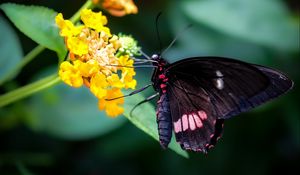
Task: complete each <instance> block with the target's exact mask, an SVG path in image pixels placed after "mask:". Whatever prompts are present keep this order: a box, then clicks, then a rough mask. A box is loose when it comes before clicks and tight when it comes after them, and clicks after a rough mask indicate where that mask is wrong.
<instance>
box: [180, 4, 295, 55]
mask: <svg viewBox="0 0 300 175" xmlns="http://www.w3.org/2000/svg"><path fill="white" fill-rule="evenodd" d="M182 3H183V6H182V8H183V11H184V13H186V14H187V15H188V17H190V18H191V19H192V20H194V21H195V22H197V23H202V24H205V25H207V26H209V27H212V28H214V29H216V30H218V31H220V32H223V33H226V34H228V35H231V36H234V37H238V38H241V39H244V40H247V41H251V42H255V43H257V44H262V45H265V46H268V47H272V48H274V49H280V50H283V51H297V50H298V49H299V48H298V44H297V43H298V39H299V36H298V30H299V29H298V25H299V23H298V22H296V21H293V20H292V16H291V15H290V14H289V13H288V9H286V8H285V6H284V5H283V3H282V2H281V1H278V0H264V1H261V0H251V1H248V0H202V1H183V2H182Z"/></svg>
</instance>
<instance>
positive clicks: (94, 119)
mask: <svg viewBox="0 0 300 175" xmlns="http://www.w3.org/2000/svg"><path fill="white" fill-rule="evenodd" d="M1 2H16V3H19V4H25V5H32V4H34V5H41V6H46V7H49V8H52V9H54V10H55V11H57V12H62V13H63V14H64V16H65V17H66V18H68V17H71V16H72V15H73V13H74V12H76V11H77V10H78V8H79V7H80V6H81V5H82V4H83V3H84V1H83V0H73V1H42V0H38V1H37V0H34V1H33V0H32V1H30V0H15V1H6V0H4V1H1ZM70 2H71V3H70ZM135 2H136V4H137V6H138V8H139V13H138V14H137V15H129V16H125V17H122V18H118V17H113V16H110V15H109V14H107V13H106V15H107V17H108V20H109V24H108V25H109V27H110V28H111V30H112V32H113V33H118V32H123V33H126V34H132V35H133V37H135V38H136V39H137V40H138V41H139V44H140V45H141V46H142V48H143V51H144V52H146V53H148V54H149V55H151V54H152V53H155V52H158V51H159V45H158V40H157V38H156V33H155V17H156V15H157V14H158V13H159V12H160V11H162V12H163V14H162V16H161V18H160V21H159V30H160V34H161V39H162V41H163V46H165V47H166V46H167V45H168V44H169V43H170V42H171V40H172V39H173V38H174V36H175V35H176V34H178V32H180V31H181V30H182V29H183V28H184V27H185V26H187V25H188V24H193V27H192V28H191V29H189V30H186V31H184V32H183V33H182V34H181V37H180V38H179V39H178V40H177V41H176V43H175V45H174V46H173V47H172V48H171V49H170V50H169V51H168V52H167V53H166V55H165V58H166V59H167V60H169V61H170V62H173V61H176V60H179V59H182V58H185V57H190V56H223V57H232V58H236V59H240V60H243V61H247V62H251V63H256V64H262V65H265V66H270V67H273V68H277V69H279V70H281V71H283V72H285V73H286V74H287V75H289V76H290V78H291V79H292V80H294V82H295V87H294V89H293V90H292V91H290V92H289V93H288V94H286V95H284V96H282V97H280V98H279V99H276V100H274V101H273V102H271V103H267V104H266V105H263V106H261V107H259V108H257V109H255V110H253V111H251V112H248V113H244V114H241V115H239V116H237V117H234V118H232V119H230V120H227V121H226V124H225V129H224V134H223V137H222V139H221V140H220V141H219V142H218V144H217V146H216V147H215V148H214V149H212V150H211V151H210V152H209V154H208V155H203V154H197V153H190V154H189V155H190V158H189V159H186V158H184V157H181V156H180V155H178V154H176V153H175V152H173V151H171V150H162V149H161V148H160V145H159V143H158V142H157V141H155V140H154V139H152V138H151V137H149V136H148V135H147V134H145V133H143V132H142V131H140V130H139V129H138V128H136V127H135V126H134V125H133V124H132V123H130V122H128V120H127V119H125V118H124V117H122V116H120V117H118V118H115V119H112V118H108V117H106V116H105V114H104V113H102V112H100V111H98V109H97V100H96V99H95V97H93V96H92V95H91V94H90V93H89V92H88V90H87V89H86V88H81V89H72V88H70V87H67V86H66V85H64V84H59V85H58V86H56V87H54V88H50V89H48V90H45V91H42V92H39V93H37V94H35V95H34V96H32V97H30V98H27V99H24V100H21V101H18V102H16V103H14V104H11V105H9V106H6V107H4V108H1V109H0V174H1V175H2V174H173V175H176V174H189V175H194V174H204V175H205V174H210V175H212V174H231V175H233V174H249V175H250V174H278V173H283V174H297V171H298V173H299V162H300V159H299V156H300V126H299V125H300V118H299V117H300V109H299V104H300V103H299V99H300V98H299V97H300V89H299V88H298V86H297V85H298V83H300V69H299V68H300V61H299V59H300V51H299V50H300V46H299V19H300V18H299V1H297V0H197V1H196V0H185V1H179V0H178V1H175V0H160V1H159V0H153V1H147V0H144V1H142V0H139V1H135ZM0 15H1V16H0V30H1V37H2V38H1V40H0V53H1V54H0V78H1V76H3V75H4V74H5V72H7V70H9V69H11V68H12V67H13V66H14V65H15V64H16V62H18V61H19V60H20V59H21V58H22V57H23V56H24V54H26V53H28V52H29V51H30V50H31V49H33V48H34V47H35V46H36V43H34V42H33V41H32V40H30V39H29V38H27V37H26V36H25V35H23V34H22V33H21V32H19V31H18V30H17V29H16V28H15V27H14V25H13V24H12V23H11V22H10V21H9V20H8V19H7V17H6V16H5V14H4V13H3V12H2V11H1V12H0ZM56 66H57V56H56V54H55V53H54V52H52V51H49V50H48V51H44V52H43V53H42V54H41V55H39V56H38V58H36V59H35V60H34V61H33V62H31V63H30V64H28V65H27V66H26V67H25V68H24V69H23V70H22V71H21V72H20V73H19V74H18V75H17V76H16V78H15V79H14V80H12V81H10V82H7V83H5V84H4V85H2V86H0V93H1V94H2V93H5V92H6V91H9V90H10V89H14V88H16V87H19V86H22V85H25V84H28V83H30V82H32V81H34V80H36V79H38V78H39V77H42V76H43V75H46V74H49V73H51V72H55V71H56ZM136 77H137V80H138V87H142V86H143V85H145V84H147V83H149V82H150V78H151V70H149V69H141V70H138V72H137V76H136ZM151 94H153V90H152V89H150V90H148V91H146V92H144V93H143V95H144V96H145V97H146V96H149V95H151ZM126 100H130V98H128V99H126ZM136 103H138V101H137V102H136ZM155 103H156V102H155V101H153V104H155ZM149 117H155V116H149Z"/></svg>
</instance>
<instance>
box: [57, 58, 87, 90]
mask: <svg viewBox="0 0 300 175" xmlns="http://www.w3.org/2000/svg"><path fill="white" fill-rule="evenodd" d="M76 64H77V63H76ZM58 74H59V77H60V78H61V80H62V81H64V82H65V83H66V84H68V85H70V86H72V87H75V88H78V87H80V86H81V85H82V84H83V79H82V77H81V74H80V72H79V70H78V68H77V65H72V64H71V63H70V62H68V61H64V62H62V63H61V64H60V69H59V73H58Z"/></svg>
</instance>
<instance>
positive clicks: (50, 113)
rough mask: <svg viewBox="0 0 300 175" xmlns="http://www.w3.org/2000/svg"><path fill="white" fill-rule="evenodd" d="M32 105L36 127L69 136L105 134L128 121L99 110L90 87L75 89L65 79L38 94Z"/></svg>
mask: <svg viewBox="0 0 300 175" xmlns="http://www.w3.org/2000/svg"><path fill="white" fill-rule="evenodd" d="M28 106H29V107H28V112H29V113H30V118H28V124H29V126H30V127H31V128H32V129H34V130H36V131H39V132H46V133H48V134H51V135H54V136H56V137H60V138H64V139H69V140H82V139H88V138H93V137H96V136H100V135H104V134H106V133H109V132H111V131H112V130H114V129H116V128H118V127H119V126H121V125H122V124H123V123H124V122H125V121H126V120H125V118H123V117H117V118H110V117H107V116H106V115H105V113H104V112H101V111H99V110H98V100H97V99H96V98H95V97H94V96H93V95H92V94H91V93H90V91H89V89H88V88H86V87H82V88H79V89H75V88H72V87H69V86H67V85H65V84H63V83H61V84H59V85H57V86H55V87H53V88H49V89H47V90H44V91H42V92H40V93H38V94H36V95H35V96H33V97H32V98H31V99H30V101H29V104H28Z"/></svg>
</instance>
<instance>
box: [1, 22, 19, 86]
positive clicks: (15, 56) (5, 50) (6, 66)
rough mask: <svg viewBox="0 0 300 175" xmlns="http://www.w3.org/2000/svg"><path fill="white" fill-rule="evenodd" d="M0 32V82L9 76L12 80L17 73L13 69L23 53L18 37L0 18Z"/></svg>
mask: <svg viewBox="0 0 300 175" xmlns="http://www.w3.org/2000/svg"><path fill="white" fill-rule="evenodd" d="M0 31H1V40H0V53H1V54H0V82H2V81H4V79H5V78H6V77H7V76H8V75H9V74H12V75H13V76H11V77H10V78H14V76H15V75H16V74H17V73H18V72H16V71H15V70H14V67H15V66H16V65H18V63H19V62H20V61H21V58H22V57H23V52H22V48H21V45H20V42H19V39H18V36H17V35H16V33H15V32H14V30H13V28H11V27H10V26H9V24H8V23H7V22H6V21H5V19H4V18H3V17H1V16H0ZM12 71H15V72H12Z"/></svg>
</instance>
